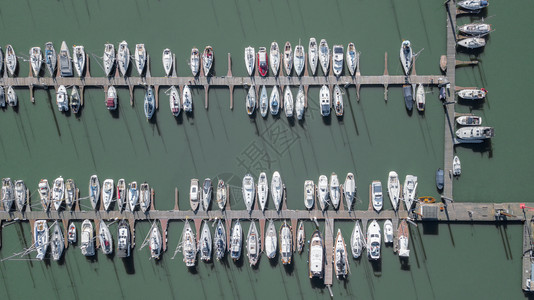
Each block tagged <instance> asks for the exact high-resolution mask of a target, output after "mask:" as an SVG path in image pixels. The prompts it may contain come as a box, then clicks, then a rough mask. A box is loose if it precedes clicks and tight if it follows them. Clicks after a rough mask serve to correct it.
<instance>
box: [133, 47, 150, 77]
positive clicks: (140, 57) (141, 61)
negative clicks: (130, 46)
mask: <svg viewBox="0 0 534 300" xmlns="http://www.w3.org/2000/svg"><path fill="white" fill-rule="evenodd" d="M146 56H147V54H146V49H145V44H136V45H135V55H134V58H135V68H136V69H137V73H138V74H139V76H143V72H144V70H145V65H146Z"/></svg>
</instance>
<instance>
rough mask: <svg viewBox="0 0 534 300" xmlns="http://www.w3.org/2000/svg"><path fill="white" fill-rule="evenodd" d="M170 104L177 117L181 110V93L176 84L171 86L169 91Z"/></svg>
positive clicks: (173, 113)
mask: <svg viewBox="0 0 534 300" xmlns="http://www.w3.org/2000/svg"><path fill="white" fill-rule="evenodd" d="M169 106H170V108H171V113H172V115H173V116H175V117H177V116H178V115H179V114H180V111H181V104H180V94H179V93H178V89H176V87H175V86H174V85H173V86H171V91H170V93H169Z"/></svg>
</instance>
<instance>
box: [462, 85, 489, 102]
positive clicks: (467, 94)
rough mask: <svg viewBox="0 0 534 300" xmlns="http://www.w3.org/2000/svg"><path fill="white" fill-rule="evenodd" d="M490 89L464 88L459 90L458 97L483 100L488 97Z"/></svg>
mask: <svg viewBox="0 0 534 300" xmlns="http://www.w3.org/2000/svg"><path fill="white" fill-rule="evenodd" d="M487 93H488V91H487V90H486V89H484V88H482V89H463V90H460V91H458V93H457V94H458V97H460V98H462V99H466V100H482V99H484V98H486V94H487Z"/></svg>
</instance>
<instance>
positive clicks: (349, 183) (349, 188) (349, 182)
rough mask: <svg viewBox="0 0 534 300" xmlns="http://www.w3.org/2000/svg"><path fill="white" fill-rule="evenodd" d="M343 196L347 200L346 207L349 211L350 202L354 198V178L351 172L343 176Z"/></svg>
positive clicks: (350, 207) (350, 208)
mask: <svg viewBox="0 0 534 300" xmlns="http://www.w3.org/2000/svg"><path fill="white" fill-rule="evenodd" d="M343 196H344V198H345V201H346V202H347V209H348V210H349V211H351V210H352V203H353V202H354V199H355V198H356V180H355V179H354V174H352V173H347V176H346V177H345V182H344V183H343Z"/></svg>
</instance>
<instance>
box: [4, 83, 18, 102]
mask: <svg viewBox="0 0 534 300" xmlns="http://www.w3.org/2000/svg"><path fill="white" fill-rule="evenodd" d="M18 103H19V101H18V98H17V94H16V93H15V90H14V89H13V87H12V86H11V85H10V86H9V87H8V88H7V104H8V105H9V106H11V107H15V106H17V104H18Z"/></svg>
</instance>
